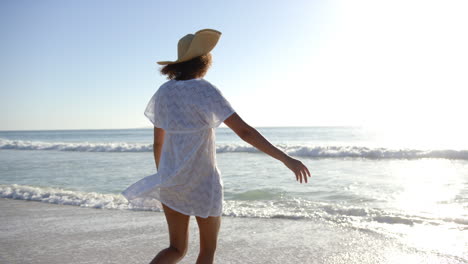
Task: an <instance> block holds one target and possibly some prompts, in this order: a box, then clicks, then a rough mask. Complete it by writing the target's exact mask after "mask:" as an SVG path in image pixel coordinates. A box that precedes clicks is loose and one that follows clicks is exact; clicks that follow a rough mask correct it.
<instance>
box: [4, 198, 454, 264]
mask: <svg viewBox="0 0 468 264" xmlns="http://www.w3.org/2000/svg"><path fill="white" fill-rule="evenodd" d="M0 211H1V214H0V221H1V223H2V224H1V225H0V263H18V264H19V263H47V264H54V263H113V264H119V263H122V264H123V263H149V261H150V260H151V259H152V257H153V256H154V255H155V254H156V253H157V252H158V251H159V250H160V249H162V248H164V247H166V246H167V243H168V235H167V231H166V222H165V218H164V215H163V214H162V213H158V212H144V211H130V210H112V209H93V208H82V207H78V206H70V205H56V204H47V203H42V202H36V201H23V200H12V199H0ZM197 252H198V230H197V226H196V222H195V219H194V218H192V220H191V223H190V246H189V251H188V254H187V256H186V257H185V258H184V260H183V261H182V262H180V263H194V262H195V259H196V257H197ZM215 260H216V263H460V262H463V260H461V259H450V258H447V257H444V256H440V255H436V254H430V253H428V252H420V251H418V250H415V249H411V248H405V247H402V246H401V245H400V244H398V243H397V240H394V239H390V238H388V237H387V238H385V237H382V236H381V235H379V234H376V233H369V232H362V231H360V230H354V229H348V228H342V227H339V226H332V225H325V224H323V223H317V222H311V221H303V220H291V219H261V218H236V217H223V222H222V227H221V232H220V238H219V246H218V251H217V254H216V259H215Z"/></svg>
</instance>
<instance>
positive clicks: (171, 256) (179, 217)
mask: <svg viewBox="0 0 468 264" xmlns="http://www.w3.org/2000/svg"><path fill="white" fill-rule="evenodd" d="M163 209H164V214H165V215H166V221H167V225H168V227H169V238H170V246H169V247H168V248H166V249H163V250H161V252H159V253H158V254H157V255H156V257H154V259H153V260H152V261H151V262H150V264H166V263H167V264H172V263H177V262H178V261H180V260H181V259H182V258H183V257H184V256H185V253H186V252H187V247H188V235H189V232H188V226H189V220H190V216H188V215H184V214H181V213H179V212H177V211H174V210H172V209H171V208H169V207H167V206H166V205H164V204H163Z"/></svg>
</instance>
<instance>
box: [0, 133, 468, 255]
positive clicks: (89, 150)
mask: <svg viewBox="0 0 468 264" xmlns="http://www.w3.org/2000/svg"><path fill="white" fill-rule="evenodd" d="M258 130H259V131H260V133H262V134H263V135H264V136H265V137H266V138H267V139H268V140H270V142H272V143H273V144H275V145H276V146H277V147H278V148H280V149H282V150H284V151H285V152H286V153H288V154H289V155H291V156H294V157H296V158H298V159H301V160H302V161H303V162H304V163H305V164H306V166H308V168H309V170H310V172H311V174H312V177H311V178H309V182H308V183H307V184H305V183H303V184H300V183H299V182H297V181H296V179H295V176H294V174H293V173H292V172H291V171H289V170H288V169H287V168H286V167H285V166H284V165H283V164H282V163H281V162H279V161H277V160H275V159H273V158H271V157H269V156H267V155H265V154H263V153H261V152H259V151H258V150H256V149H255V148H254V147H252V146H249V145H248V144H246V143H245V142H243V141H242V140H240V139H239V138H238V137H237V135H236V134H234V133H233V132H232V131H231V130H230V129H228V128H223V127H222V128H218V129H217V131H216V142H217V146H216V150H217V162H218V166H219V169H220V171H221V174H222V181H223V184H224V198H225V201H224V204H223V208H224V211H223V214H224V215H225V216H232V217H248V218H267V219H275V218H285V219H293V220H297V221H316V222H317V221H318V222H324V223H327V224H328V223H331V224H334V225H338V226H341V227H349V228H353V229H356V230H360V231H362V232H375V233H379V234H381V235H384V236H385V237H389V238H390V237H391V238H396V239H398V240H399V241H402V243H404V244H406V245H407V246H408V247H412V248H416V249H418V250H425V251H430V252H433V253H435V254H440V255H446V256H448V257H450V258H454V259H456V260H459V261H461V262H462V261H466V259H467V257H468V250H467V248H468V211H467V209H468V145H467V144H468V142H465V141H463V138H458V139H454V137H453V136H450V135H448V136H446V137H445V138H444V137H439V138H438V139H437V140H435V139H434V138H433V140H430V141H428V140H426V138H425V137H424V136H425V135H419V136H416V137H413V138H410V137H406V136H405V134H404V133H403V135H402V134H400V135H398V137H397V136H395V135H394V136H393V137H392V136H390V137H389V136H388V135H385V134H384V133H381V131H376V130H371V129H366V128H360V127H275V128H258ZM152 139H153V130H152V129H120V130H63V131H60V130H53V131H0V197H2V198H13V199H21V200H35V201H42V202H48V203H55V204H68V205H75V206H82V207H92V208H103V209H117V210H148V209H147V208H135V207H132V206H129V205H128V203H127V201H126V199H125V198H124V197H123V196H122V195H120V192H121V191H123V190H124V189H125V188H127V187H128V186H130V185H131V184H132V183H134V182H136V181H138V180H139V179H141V178H143V177H145V176H147V175H150V174H153V173H155V172H156V165H155V162H154V157H153V152H152ZM418 139H419V140H418ZM421 139H424V140H421Z"/></svg>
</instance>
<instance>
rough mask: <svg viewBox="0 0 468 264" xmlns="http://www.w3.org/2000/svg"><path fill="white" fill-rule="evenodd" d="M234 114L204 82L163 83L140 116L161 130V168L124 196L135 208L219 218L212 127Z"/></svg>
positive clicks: (220, 200) (219, 185)
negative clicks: (167, 210) (165, 210)
mask: <svg viewBox="0 0 468 264" xmlns="http://www.w3.org/2000/svg"><path fill="white" fill-rule="evenodd" d="M234 112H235V111H234V109H233V108H232V106H231V104H230V103H229V102H228V101H227V100H226V99H225V98H224V96H223V94H222V93H221V91H220V90H219V89H218V88H217V87H215V86H214V85H212V84H211V83H210V82H208V81H206V80H204V79H202V78H199V79H191V80H185V81H176V80H170V81H168V82H166V83H164V84H163V85H161V87H159V89H158V90H157V91H156V93H155V94H154V95H153V97H152V98H151V100H150V101H149V103H148V105H147V107H146V109H145V112H144V113H145V116H146V117H147V118H148V119H149V120H150V121H151V123H153V125H154V127H158V128H162V129H164V131H165V137H164V143H163V147H162V152H161V158H160V162H159V169H158V171H157V173H155V174H152V175H149V176H147V177H144V178H143V179H141V180H139V181H138V182H136V183H134V184H133V185H131V186H130V187H128V188H127V189H126V190H125V191H123V192H122V195H124V196H125V197H126V198H127V200H128V201H129V202H130V203H131V204H133V205H134V206H137V207H143V208H150V209H152V208H159V209H161V202H162V203H164V204H165V205H166V206H168V207H170V208H172V209H173V210H176V211H178V212H180V213H182V214H186V215H195V216H200V217H203V218H206V217H208V216H220V215H221V214H222V209H223V208H222V205H223V198H224V196H223V181H222V179H221V173H220V171H219V170H218V168H217V163H216V145H215V129H216V128H217V127H218V126H219V125H220V124H221V123H222V122H223V121H224V120H225V119H226V118H228V117H229V116H230V115H232V114H233V113H234Z"/></svg>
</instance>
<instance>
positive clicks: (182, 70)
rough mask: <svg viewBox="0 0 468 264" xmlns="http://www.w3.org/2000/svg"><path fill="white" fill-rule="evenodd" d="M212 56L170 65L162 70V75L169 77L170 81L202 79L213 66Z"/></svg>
mask: <svg viewBox="0 0 468 264" xmlns="http://www.w3.org/2000/svg"><path fill="white" fill-rule="evenodd" d="M211 62H212V59H211V54H210V53H208V54H205V55H202V56H199V57H195V58H193V59H191V60H189V61H184V62H179V63H174V64H168V65H166V66H164V67H162V68H161V74H163V75H167V78H168V79H169V80H172V79H176V80H190V79H194V78H200V77H202V76H204V75H205V74H206V72H207V71H208V69H209V68H210V66H211Z"/></svg>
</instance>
